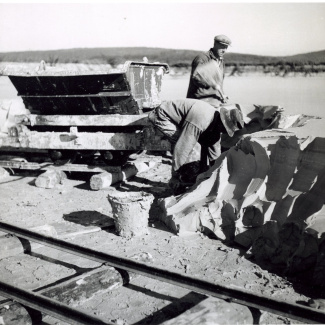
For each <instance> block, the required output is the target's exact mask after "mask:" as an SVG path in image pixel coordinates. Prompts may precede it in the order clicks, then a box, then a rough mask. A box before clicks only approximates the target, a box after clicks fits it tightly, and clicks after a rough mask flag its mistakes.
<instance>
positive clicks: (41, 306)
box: [0, 282, 115, 325]
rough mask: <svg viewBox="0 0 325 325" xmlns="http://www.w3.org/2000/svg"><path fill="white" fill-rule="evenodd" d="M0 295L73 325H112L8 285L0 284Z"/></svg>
mask: <svg viewBox="0 0 325 325" xmlns="http://www.w3.org/2000/svg"><path fill="white" fill-rule="evenodd" d="M0 293H1V295H4V296H5V297H7V298H10V299H12V300H14V301H16V302H19V303H20V304H22V305H25V306H27V307H30V308H33V309H35V310H38V311H41V312H43V313H45V314H48V315H51V316H53V317H55V318H57V319H59V320H62V321H65V322H67V323H70V324H75V325H80V324H84V325H89V324H92V325H93V324H94V325H113V324H115V323H113V322H106V321H104V320H102V319H100V318H98V317H94V316H92V315H89V314H86V313H84V312H82V311H80V310H78V309H76V308H72V307H69V306H67V305H64V304H62V303H60V302H58V301H55V300H53V299H50V298H47V297H45V296H41V295H40V294H37V293H35V292H31V291H28V290H24V289H20V288H18V287H15V286H12V285H10V284H7V283H4V282H0Z"/></svg>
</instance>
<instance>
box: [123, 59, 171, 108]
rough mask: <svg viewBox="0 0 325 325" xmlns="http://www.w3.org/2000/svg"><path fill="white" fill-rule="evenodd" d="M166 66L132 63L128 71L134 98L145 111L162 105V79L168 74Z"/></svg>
mask: <svg viewBox="0 0 325 325" xmlns="http://www.w3.org/2000/svg"><path fill="white" fill-rule="evenodd" d="M168 71H169V67H168V65H166V64H158V63H157V64H145V63H141V64H139V63H136V62H132V63H131V64H130V65H129V68H128V70H127V78H128V80H129V82H130V86H131V91H132V94H133V96H134V98H135V99H136V100H137V101H138V103H139V105H140V106H141V107H142V108H143V109H151V108H154V107H157V106H158V105H159V103H160V92H161V85H162V78H163V76H164V74H165V73H168Z"/></svg>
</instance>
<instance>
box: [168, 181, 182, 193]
mask: <svg viewBox="0 0 325 325" xmlns="http://www.w3.org/2000/svg"><path fill="white" fill-rule="evenodd" d="M168 186H169V187H170V188H171V189H172V190H173V192H177V191H178V189H179V188H180V187H181V182H180V180H179V179H178V178H177V177H172V178H171V179H170V180H169V182H168Z"/></svg>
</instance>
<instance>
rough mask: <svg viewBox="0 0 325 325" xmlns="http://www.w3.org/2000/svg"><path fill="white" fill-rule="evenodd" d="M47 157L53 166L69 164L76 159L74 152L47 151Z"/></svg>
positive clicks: (75, 152)
mask: <svg viewBox="0 0 325 325" xmlns="http://www.w3.org/2000/svg"><path fill="white" fill-rule="evenodd" d="M49 156H50V158H51V160H52V161H53V162H54V164H55V165H64V164H69V163H70V164H71V163H73V162H74V161H75V159H76V157H77V151H75V150H49Z"/></svg>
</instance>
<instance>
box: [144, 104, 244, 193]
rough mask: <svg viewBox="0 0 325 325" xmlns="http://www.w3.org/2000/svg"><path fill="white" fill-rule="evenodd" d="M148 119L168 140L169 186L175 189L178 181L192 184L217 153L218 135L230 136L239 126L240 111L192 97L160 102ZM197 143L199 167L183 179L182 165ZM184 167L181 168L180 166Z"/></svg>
mask: <svg viewBox="0 0 325 325" xmlns="http://www.w3.org/2000/svg"><path fill="white" fill-rule="evenodd" d="M148 118H149V121H150V122H151V123H153V125H154V126H155V127H156V128H157V129H158V130H159V131H161V132H162V133H163V134H164V135H165V136H166V137H167V138H168V139H169V140H170V142H171V143H172V151H173V161H172V178H171V180H170V182H169V185H170V187H171V188H172V189H173V190H174V191H177V189H179V188H180V187H182V183H183V185H184V183H194V182H195V178H196V176H197V175H198V174H199V173H200V172H203V171H205V170H206V169H207V168H208V167H209V166H211V165H213V163H214V161H215V160H216V159H217V158H218V157H219V156H220V154H221V146H220V138H221V134H222V133H225V132H227V133H228V135H229V136H231V137H232V136H233V134H234V132H235V131H236V130H239V129H240V128H243V126H244V121H243V115H242V113H241V111H240V110H239V109H237V108H233V106H232V109H230V110H228V109H227V108H226V106H224V107H221V109H220V113H219V112H218V110H217V109H216V108H214V107H213V106H211V105H210V104H208V103H206V102H204V101H200V100H196V99H179V100H169V101H163V102H162V103H161V105H160V106H158V107H157V108H156V109H155V110H153V111H151V112H150V113H149V115H148ZM197 143H199V144H200V145H201V157H200V168H199V170H197V171H196V172H195V173H194V172H193V175H192V177H191V179H187V180H186V181H185V180H184V175H183V173H182V168H183V167H184V166H185V165H186V164H188V163H189V161H188V160H189V157H190V155H191V153H192V151H193V150H194V147H195V145H196V144H197ZM183 169H184V168H183Z"/></svg>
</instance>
